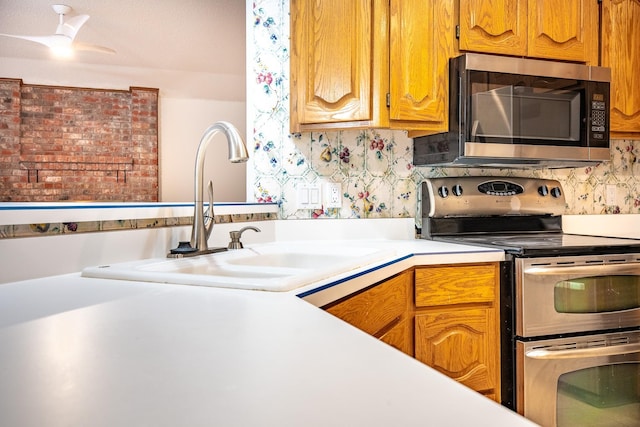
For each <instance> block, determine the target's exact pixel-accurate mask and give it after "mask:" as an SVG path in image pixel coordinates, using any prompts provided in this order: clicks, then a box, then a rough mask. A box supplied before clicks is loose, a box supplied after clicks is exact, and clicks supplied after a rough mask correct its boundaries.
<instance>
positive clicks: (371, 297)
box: [325, 270, 413, 355]
mask: <svg viewBox="0 0 640 427" xmlns="http://www.w3.org/2000/svg"><path fill="white" fill-rule="evenodd" d="M412 284H413V271H410V270H408V271H405V272H403V273H400V274H398V275H396V276H393V277H391V278H390V279H387V280H385V281H383V282H380V283H379V284H377V285H374V286H372V287H371V288H369V289H366V290H364V291H362V292H359V293H356V294H354V295H353V296H350V297H347V298H346V299H344V300H341V301H339V302H337V303H335V304H330V305H329V306H327V307H325V310H326V311H327V312H329V313H331V314H333V315H334V316H336V317H338V318H340V319H342V320H344V321H345V322H347V323H349V324H351V325H353V326H355V327H356V328H358V329H361V330H363V331H364V332H366V333H368V334H370V335H373V336H374V337H376V338H379V339H381V340H382V341H384V342H386V343H387V344H390V345H392V346H393V347H395V348H397V349H399V350H401V351H403V352H405V353H407V354H409V355H413V340H412V329H411V322H410V321H409V318H408V311H409V303H410V301H409V295H410V289H411V285H412Z"/></svg>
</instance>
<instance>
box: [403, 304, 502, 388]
mask: <svg viewBox="0 0 640 427" xmlns="http://www.w3.org/2000/svg"><path fill="white" fill-rule="evenodd" d="M496 323H497V320H496V316H495V310H494V309H493V308H466V309H454V308H447V309H438V310H433V311H429V312H424V313H420V314H417V313H416V317H415V329H416V331H415V333H416V340H415V358H416V359H418V360H420V361H421V362H423V363H426V364H427V365H429V366H431V367H432V368H434V369H436V370H438V371H440V372H442V373H443V374H445V375H447V376H449V377H451V378H453V379H455V380H457V381H459V382H461V383H462V384H464V385H466V386H468V387H470V388H472V389H474V390H476V391H479V392H482V393H488V394H494V395H495V394H496V392H497V389H498V387H499V383H498V382H497V381H498V380H497V379H498V378H499V373H498V369H499V359H500V357H499V348H500V344H499V340H498V336H497V332H496ZM418 337H419V338H418Z"/></svg>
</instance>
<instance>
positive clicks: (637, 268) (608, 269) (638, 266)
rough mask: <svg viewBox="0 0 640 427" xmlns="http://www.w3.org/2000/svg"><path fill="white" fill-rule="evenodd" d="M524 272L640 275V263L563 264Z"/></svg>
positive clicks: (532, 268) (529, 269) (533, 268)
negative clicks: (562, 265)
mask: <svg viewBox="0 0 640 427" xmlns="http://www.w3.org/2000/svg"><path fill="white" fill-rule="evenodd" d="M524 272H525V273H526V274H533V275H547V274H548V275H557V274H571V275H587V274H596V275H597V276H606V275H610V274H615V275H620V274H630V275H636V276H640V263H637V262H630V263H625V264H606V265H603V264H593V265H587V266H584V265H581V266H565V267H549V266H544V267H530V268H527V269H526V270H525V271H524Z"/></svg>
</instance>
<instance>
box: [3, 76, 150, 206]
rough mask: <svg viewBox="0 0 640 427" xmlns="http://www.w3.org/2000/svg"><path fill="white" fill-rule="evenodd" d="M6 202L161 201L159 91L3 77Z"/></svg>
mask: <svg viewBox="0 0 640 427" xmlns="http://www.w3.org/2000/svg"><path fill="white" fill-rule="evenodd" d="M0 154H1V158H0V201H66V200H70V201H77V200H95V201H157V200H158V90H157V89H148V88H131V89H130V90H129V91H121V90H104V89H86V88H72V87H59V86H40V85H27V84H23V83H22V81H21V80H19V79H0Z"/></svg>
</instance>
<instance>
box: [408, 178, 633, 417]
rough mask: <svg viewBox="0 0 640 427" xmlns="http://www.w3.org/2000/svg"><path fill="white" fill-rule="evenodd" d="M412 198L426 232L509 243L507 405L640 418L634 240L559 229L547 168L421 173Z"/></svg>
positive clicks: (560, 194) (505, 272) (560, 208)
mask: <svg viewBox="0 0 640 427" xmlns="http://www.w3.org/2000/svg"><path fill="white" fill-rule="evenodd" d="M420 206H421V209H422V215H421V217H422V229H421V236H422V237H423V238H426V239H433V240H440V241H447V242H454V243H462V244H470V245H474V246H488V247H493V248H500V249H502V250H504V251H505V257H506V261H505V262H503V263H502V268H501V271H502V278H501V295H500V300H501V307H500V308H501V314H500V316H501V376H502V386H501V395H502V403H503V405H505V406H507V407H509V408H511V409H514V410H516V411H518V412H519V413H521V414H523V415H524V416H525V417H527V418H530V419H532V420H533V421H535V422H537V423H539V424H541V425H543V426H575V425H580V426H599V427H600V426H609V425H616V426H619V425H640V380H639V378H640V240H636V239H623V238H611V237H598V236H590V235H578V234H568V233H564V232H563V231H562V214H563V213H564V211H565V206H566V205H565V197H564V191H563V189H562V186H561V185H560V183H559V182H558V181H555V180H547V179H531V178H512V177H446V178H433V179H427V180H426V181H424V182H423V183H422V185H421V201H420ZM625 423H627V424H625Z"/></svg>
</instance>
